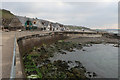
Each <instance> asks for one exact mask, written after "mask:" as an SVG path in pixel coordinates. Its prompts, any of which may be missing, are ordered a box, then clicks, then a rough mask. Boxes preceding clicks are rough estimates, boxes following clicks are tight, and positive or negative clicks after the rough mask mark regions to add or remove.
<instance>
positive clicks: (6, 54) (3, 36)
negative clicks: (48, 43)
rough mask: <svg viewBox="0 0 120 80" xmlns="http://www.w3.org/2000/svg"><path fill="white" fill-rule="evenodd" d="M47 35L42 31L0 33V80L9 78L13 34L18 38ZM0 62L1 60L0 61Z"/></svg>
mask: <svg viewBox="0 0 120 80" xmlns="http://www.w3.org/2000/svg"><path fill="white" fill-rule="evenodd" d="M45 33H49V32H48V31H47V32H45V31H44V32H42V31H22V32H14V31H11V32H1V31H0V51H2V52H0V53H1V54H0V59H1V58H2V65H1V64H0V73H1V68H2V75H1V74H0V78H1V77H2V78H10V72H11V65H12V58H13V48H14V37H15V34H16V36H17V38H18V37H22V36H26V35H33V34H45ZM1 56H2V57H1ZM0 61H1V60H0Z"/></svg>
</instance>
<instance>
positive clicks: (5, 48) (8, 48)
mask: <svg viewBox="0 0 120 80" xmlns="http://www.w3.org/2000/svg"><path fill="white" fill-rule="evenodd" d="M14 36H15V33H9V32H3V33H2V78H10V72H11V65H12V57H13V48H14Z"/></svg>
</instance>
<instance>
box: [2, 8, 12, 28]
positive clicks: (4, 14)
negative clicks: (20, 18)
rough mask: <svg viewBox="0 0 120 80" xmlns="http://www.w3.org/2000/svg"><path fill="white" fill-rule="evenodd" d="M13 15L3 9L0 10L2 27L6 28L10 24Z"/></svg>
mask: <svg viewBox="0 0 120 80" xmlns="http://www.w3.org/2000/svg"><path fill="white" fill-rule="evenodd" d="M13 17H14V15H13V14H12V13H11V12H10V11H8V10H5V9H0V19H1V20H2V25H4V26H5V27H8V25H9V23H10V22H11V20H12V18H13Z"/></svg>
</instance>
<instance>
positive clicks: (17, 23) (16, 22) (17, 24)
mask: <svg viewBox="0 0 120 80" xmlns="http://www.w3.org/2000/svg"><path fill="white" fill-rule="evenodd" d="M9 26H10V27H22V23H21V22H20V20H19V19H18V18H17V17H14V18H12V20H11V22H10V24H9Z"/></svg>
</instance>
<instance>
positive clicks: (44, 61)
mask: <svg viewBox="0 0 120 80" xmlns="http://www.w3.org/2000/svg"><path fill="white" fill-rule="evenodd" d="M101 43H105V44H106V43H109V44H110V43H112V44H115V46H114V47H119V42H118V39H117V38H107V37H104V36H103V37H100V38H90V37H89V38H87V37H77V38H68V39H65V40H58V41H57V42H54V43H53V44H50V45H47V44H43V45H42V46H41V47H34V48H33V49H32V50H31V52H29V53H27V54H25V55H24V56H23V61H24V65H25V73H26V76H27V77H28V78H32V77H33V76H34V77H36V78H57V77H58V78H61V77H60V76H62V78H82V79H86V78H91V76H93V78H94V77H96V76H97V74H96V73H95V72H89V71H87V70H86V68H85V67H84V66H82V63H81V62H80V61H76V62H75V63H76V64H77V65H76V66H74V67H72V68H70V69H69V63H73V62H72V61H68V62H65V61H61V60H57V61H53V62H51V61H50V60H49V58H50V57H53V56H54V55H55V54H56V53H60V54H67V53H66V52H65V51H69V52H72V51H74V48H76V49H78V50H81V49H82V47H84V46H88V47H90V46H92V44H101ZM63 50H65V51H63ZM26 61H28V63H26ZM31 62H32V63H31ZM31 64H34V66H32V65H31ZM28 66H32V68H33V67H34V68H35V69H32V68H29V67H28ZM31 69H32V70H31ZM61 70H62V71H61ZM46 71H47V72H46ZM76 71H77V72H76ZM58 73H59V74H58ZM91 73H92V74H91ZM33 74H34V75H33ZM89 74H90V75H89ZM52 75H55V76H52ZM86 75H89V77H88V76H86Z"/></svg>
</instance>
